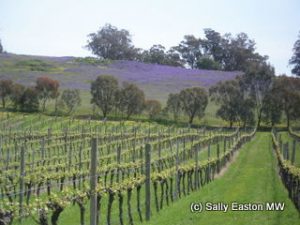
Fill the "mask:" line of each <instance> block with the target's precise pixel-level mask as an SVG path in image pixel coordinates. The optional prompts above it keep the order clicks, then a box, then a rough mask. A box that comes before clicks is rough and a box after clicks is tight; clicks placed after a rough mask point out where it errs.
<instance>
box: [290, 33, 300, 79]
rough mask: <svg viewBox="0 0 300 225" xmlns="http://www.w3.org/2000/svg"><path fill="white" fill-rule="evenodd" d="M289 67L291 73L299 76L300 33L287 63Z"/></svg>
mask: <svg viewBox="0 0 300 225" xmlns="http://www.w3.org/2000/svg"><path fill="white" fill-rule="evenodd" d="M289 64H290V65H293V66H294V67H293V69H292V73H293V74H295V75H297V76H300V32H299V35H298V40H297V41H296V42H295V44H294V47H293V56H292V58H291V59H290V61H289Z"/></svg>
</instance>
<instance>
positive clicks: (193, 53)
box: [173, 35, 202, 69]
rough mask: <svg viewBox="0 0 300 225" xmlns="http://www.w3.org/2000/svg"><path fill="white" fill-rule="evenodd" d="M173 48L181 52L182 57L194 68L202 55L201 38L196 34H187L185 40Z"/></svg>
mask: <svg viewBox="0 0 300 225" xmlns="http://www.w3.org/2000/svg"><path fill="white" fill-rule="evenodd" d="M173 49H174V50H176V51H178V52H179V53H180V54H181V57H182V58H183V59H184V61H185V62H186V63H187V64H188V65H189V66H190V67H191V68H192V69H193V68H194V67H195V66H196V62H197V61H198V60H199V58H200V57H201V56H202V52H201V40H200V39H199V38H196V37H195V36H194V35H185V36H184V40H183V41H181V42H180V44H179V45H178V46H176V47H173Z"/></svg>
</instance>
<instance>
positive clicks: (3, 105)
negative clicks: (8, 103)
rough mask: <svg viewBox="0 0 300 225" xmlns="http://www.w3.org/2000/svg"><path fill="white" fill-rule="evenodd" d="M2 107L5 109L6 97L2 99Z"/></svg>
mask: <svg viewBox="0 0 300 225" xmlns="http://www.w3.org/2000/svg"><path fill="white" fill-rule="evenodd" d="M2 107H3V109H5V98H4V97H2Z"/></svg>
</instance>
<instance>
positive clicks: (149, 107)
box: [145, 99, 161, 119]
mask: <svg viewBox="0 0 300 225" xmlns="http://www.w3.org/2000/svg"><path fill="white" fill-rule="evenodd" d="M145 109H146V111H147V113H148V115H149V118H150V119H154V118H155V117H157V116H158V115H159V113H160V112H161V103H160V102H159V101H157V100H153V99H150V100H147V101H146V102H145Z"/></svg>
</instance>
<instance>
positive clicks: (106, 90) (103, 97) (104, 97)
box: [91, 75, 118, 117]
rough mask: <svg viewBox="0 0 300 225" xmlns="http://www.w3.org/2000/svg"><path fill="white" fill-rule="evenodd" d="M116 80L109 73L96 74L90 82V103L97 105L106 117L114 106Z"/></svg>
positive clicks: (116, 87) (116, 89) (116, 88)
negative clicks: (94, 78) (95, 77)
mask: <svg viewBox="0 0 300 225" xmlns="http://www.w3.org/2000/svg"><path fill="white" fill-rule="evenodd" d="M117 91H118V80H117V79H116V78H114V77H113V76H110V75H101V76H98V77H97V79H96V80H95V81H93V82H92V84H91V95H92V100H91V103H93V104H95V105H97V106H98V107H99V108H100V109H101V110H102V112H103V116H104V117H106V116H107V114H108V113H110V112H111V110H112V109H113V108H114V107H115V104H116V94H117Z"/></svg>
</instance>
